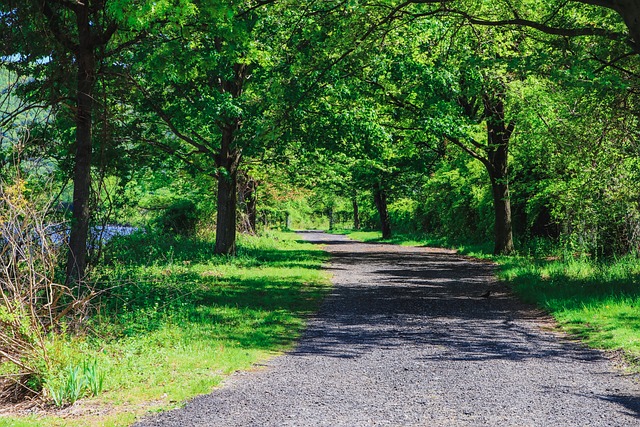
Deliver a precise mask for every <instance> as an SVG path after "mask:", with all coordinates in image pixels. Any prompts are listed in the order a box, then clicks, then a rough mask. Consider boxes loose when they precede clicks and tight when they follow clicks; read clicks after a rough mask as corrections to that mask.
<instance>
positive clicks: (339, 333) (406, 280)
mask: <svg viewBox="0 0 640 427" xmlns="http://www.w3.org/2000/svg"><path fill="white" fill-rule="evenodd" d="M301 235H302V236H303V238H304V239H306V240H309V241H312V242H316V243H320V244H324V245H326V249H327V250H328V251H329V252H331V254H332V255H333V258H332V262H331V264H330V266H329V270H330V271H331V273H332V274H333V277H334V280H333V281H334V284H335V288H334V289H333V291H332V293H331V294H330V295H329V296H328V297H327V299H326V301H325V303H324V304H323V306H322V309H321V310H320V312H319V313H318V315H317V316H316V317H315V318H314V319H312V320H311V322H310V323H309V327H308V329H307V332H306V333H305V335H304V337H303V338H302V340H301V341H300V343H299V345H298V346H297V348H296V349H295V350H294V351H292V352H290V353H288V354H286V355H284V356H281V357H277V358H275V359H273V360H271V361H270V362H268V364H267V366H266V367H265V368H264V369H259V370H257V371H255V372H240V373H236V374H234V375H232V376H231V377H230V379H229V380H227V381H226V382H225V385H224V387H222V388H220V389H217V390H216V391H215V392H213V393H212V394H210V395H206V396H201V397H198V398H195V399H193V400H191V401H189V402H188V403H187V404H186V406H185V407H184V408H182V409H178V410H174V411H170V412H166V413H163V414H159V415H157V416H154V417H150V418H146V419H144V420H143V421H142V422H140V423H139V424H137V426H139V427H143V426H349V427H352V426H429V427H437V426H501V427H502V426H519V427H522V426H536V427H538V426H554V427H555V426H581V427H582V426H616V427H622V426H638V425H640V386H639V384H638V383H637V381H635V380H634V379H633V378H629V377H625V376H623V375H622V374H621V373H620V372H616V371H614V370H612V367H611V364H610V363H609V361H607V360H606V359H605V358H604V357H603V354H602V353H600V352H597V351H593V350H588V349H584V348H582V347H581V346H579V345H578V344H575V343H571V342H569V341H567V340H564V339H561V338H558V336H557V335H555V334H554V333H552V332H548V331H545V330H544V329H543V328H541V320H542V317H541V316H539V315H537V314H536V313H535V312H533V311H532V310H531V309H530V308H529V307H527V306H524V305H522V304H520V303H519V302H518V301H516V300H515V299H514V298H513V297H511V296H509V295H508V293H506V292H505V289H503V288H501V285H499V284H497V283H495V281H494V278H493V275H492V266H491V265H489V264H484V263H480V262H474V261H470V260H469V259H466V258H464V257H461V256H458V255H455V254H454V253H453V252H451V251H447V250H443V249H431V248H413V247H400V246H393V245H385V244H364V243H357V242H352V241H350V240H348V239H347V238H346V237H343V236H335V235H327V234H323V233H320V232H305V233H302V234H301ZM487 289H491V290H492V291H493V294H492V295H491V296H490V297H489V298H486V299H485V298H482V297H481V296H480V295H481V294H482V293H484V291H486V290H487Z"/></svg>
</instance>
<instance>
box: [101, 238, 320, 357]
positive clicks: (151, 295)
mask: <svg viewBox="0 0 640 427" xmlns="http://www.w3.org/2000/svg"><path fill="white" fill-rule="evenodd" d="M283 246H284V247H285V248H284V249H278V248H277V247H275V245H270V244H269V242H268V241H261V242H260V243H256V242H252V244H251V245H246V246H240V247H239V249H238V253H239V256H238V257H237V258H233V257H219V256H215V255H213V249H214V244H213V243H212V242H208V241H203V240H197V239H181V238H174V239H159V238H158V236H149V235H136V236H129V237H127V238H123V239H119V241H118V242H116V244H115V245H113V246H111V247H110V248H109V250H110V252H109V253H108V256H109V257H111V259H112V262H113V263H114V264H115V262H114V261H115V260H117V262H118V265H119V267H118V269H116V270H117V275H118V277H117V278H116V279H117V280H116V282H117V283H120V284H119V285H118V286H115V287H113V282H114V281H113V280H112V281H111V282H109V281H106V282H105V283H106V284H107V286H109V290H108V291H107V292H105V293H104V294H103V295H102V297H101V300H100V306H101V312H102V315H101V317H100V319H101V321H102V322H105V321H106V322H108V323H110V324H111V325H115V327H113V326H112V329H113V330H114V331H116V332H115V334H116V335H117V336H123V337H131V336H143V335H145V334H149V333H152V332H154V331H157V330H159V329H162V328H163V327H165V326H166V325H177V326H179V327H180V328H181V329H183V330H189V331H190V332H189V335H190V336H192V339H193V338H194V337H195V339H197V340H212V339H214V340H226V341H232V342H235V343H237V344H239V345H240V346H242V347H245V348H254V349H265V350H272V349H277V348H281V347H282V346H286V345H289V344H291V343H292V342H293V340H294V339H295V338H297V336H298V334H299V332H300V330H301V328H302V326H303V323H304V318H305V317H306V316H308V314H309V313H311V312H313V311H314V310H316V309H317V307H318V304H319V301H320V300H321V299H322V296H323V295H324V294H325V292H326V290H327V287H326V285H325V284H324V283H323V281H322V280H321V279H320V276H319V273H318V272H317V270H318V269H320V268H321V263H322V262H323V261H325V260H326V259H327V257H328V255H327V254H326V253H325V252H323V251H321V250H319V249H318V250H313V249H309V250H307V249H296V245H295V244H290V243H288V242H286V243H284V244H283ZM160 253H162V254H163V255H162V256H159V255H158V256H157V258H156V259H153V260H152V257H153V256H155V255H157V254H160ZM150 266H151V267H150ZM114 269H115V267H114ZM109 272H110V270H109V269H108V268H107V269H106V270H105V274H109ZM111 272H112V273H113V272H114V270H111ZM111 279H114V277H113V276H112V277H111ZM98 327H99V325H98Z"/></svg>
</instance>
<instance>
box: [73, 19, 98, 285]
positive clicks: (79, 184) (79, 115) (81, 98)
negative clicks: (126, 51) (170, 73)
mask: <svg viewBox="0 0 640 427" xmlns="http://www.w3.org/2000/svg"><path fill="white" fill-rule="evenodd" d="M76 14H77V24H78V31H79V35H78V38H79V42H80V43H79V47H78V52H77V53H76V61H77V64H78V75H77V88H78V93H77V101H76V102H77V111H76V119H75V120H76V153H75V166H74V174H73V220H72V223H71V232H70V235H69V257H68V260H67V281H68V282H70V283H76V284H79V283H81V282H82V280H83V279H84V275H85V270H86V266H87V238H88V234H89V217H90V210H89V197H90V192H91V150H92V131H91V127H92V114H93V88H94V85H95V72H96V70H95V68H96V64H95V52H94V46H93V45H92V42H91V34H90V25H91V24H90V22H89V15H88V8H87V7H80V6H78V8H77V13H76Z"/></svg>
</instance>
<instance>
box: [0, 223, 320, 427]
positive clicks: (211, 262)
mask: <svg viewBox="0 0 640 427" xmlns="http://www.w3.org/2000/svg"><path fill="white" fill-rule="evenodd" d="M213 250H214V242H213V241H211V240H208V239H186V238H172V239H167V238H161V237H160V236H154V235H147V234H137V235H133V236H128V237H126V238H120V239H118V240H117V241H114V242H113V244H112V245H111V247H110V248H109V252H108V254H107V262H106V265H105V266H104V267H102V268H101V270H100V271H97V272H96V281H97V282H98V283H101V285H100V286H102V288H103V289H104V295H103V296H102V298H101V300H100V301H99V307H100V311H99V313H97V315H96V316H95V318H93V319H92V320H91V322H90V323H89V330H88V332H87V333H86V334H84V335H83V336H73V337H71V336H70V335H65V336H62V337H58V338H55V339H52V341H51V343H50V345H51V349H50V353H49V354H51V355H52V358H53V360H54V366H56V367H58V369H57V370H55V371H52V372H51V373H50V376H49V377H48V378H47V379H46V381H47V383H48V385H49V386H51V387H53V388H54V389H55V388H56V387H58V388H64V387H65V384H69V378H66V377H65V372H74V370H75V368H74V367H76V366H82V365H83V364H84V365H85V366H86V364H87V363H90V364H91V366H95V369H97V370H98V371H99V372H100V373H101V377H102V378H103V380H104V384H103V385H102V390H103V391H102V392H101V393H100V394H98V396H96V397H92V398H86V397H85V398H82V399H80V400H79V401H78V402H76V403H75V404H74V405H72V406H70V407H67V408H62V409H59V410H53V408H52V410H51V411H48V412H46V413H40V414H36V415H29V416H20V417H16V416H14V417H0V425H7V426H9V425H10V426H97V425H100V426H125V425H129V424H131V423H132V422H133V421H134V420H135V419H136V417H138V416H140V415H143V414H145V413H147V412H149V411H159V410H163V409H168V408H171V407H175V406H177V405H179V404H180V403H181V402H183V401H184V400H185V399H188V398H190V397H193V396H196V395H198V394H203V393H208V392H210V391H211V390H212V389H213V388H214V387H215V386H217V385H218V384H220V382H221V381H222V380H223V379H224V378H225V377H226V376H227V375H229V374H230V373H232V372H234V371H236V370H242V369H249V368H251V367H252V365H253V364H255V363H256V362H259V361H262V360H264V359H266V358H268V357H272V356H273V355H275V354H278V353H279V352H282V351H284V350H287V349H289V348H291V346H292V345H293V343H294V342H295V340H296V338H297V337H298V336H299V334H300V332H301V330H302V328H303V327H304V324H305V319H306V317H307V316H308V315H309V314H310V313H312V312H313V311H315V310H316V309H317V307H318V304H319V302H320V300H321V298H322V296H323V295H324V294H325V292H326V290H327V289H328V287H329V278H328V277H327V275H326V274H325V273H324V272H323V271H322V270H321V265H322V263H323V262H325V261H326V260H327V255H326V254H325V253H324V252H323V251H321V250H320V249H319V248H318V247H317V246H314V245H312V244H307V243H303V242H300V241H299V240H298V238H297V236H296V235H295V234H293V233H273V234H271V235H269V236H265V237H247V236H245V237H242V238H241V240H240V242H239V248H238V256H237V257H234V258H231V257H216V256H213ZM45 386H47V384H45Z"/></svg>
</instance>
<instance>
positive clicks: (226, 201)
mask: <svg viewBox="0 0 640 427" xmlns="http://www.w3.org/2000/svg"><path fill="white" fill-rule="evenodd" d="M239 126H240V125H239V121H238V122H237V123H235V124H233V125H228V126H225V127H223V129H222V143H221V149H220V153H219V154H218V156H217V157H218V158H217V161H216V163H217V166H218V169H219V170H220V175H219V177H218V213H217V217H216V218H217V221H216V247H215V253H216V254H219V255H235V254H236V224H237V215H236V208H237V203H238V163H239V162H240V153H239V152H238V150H237V149H236V148H235V147H234V138H235V135H234V134H235V131H236V130H238V128H239Z"/></svg>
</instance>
